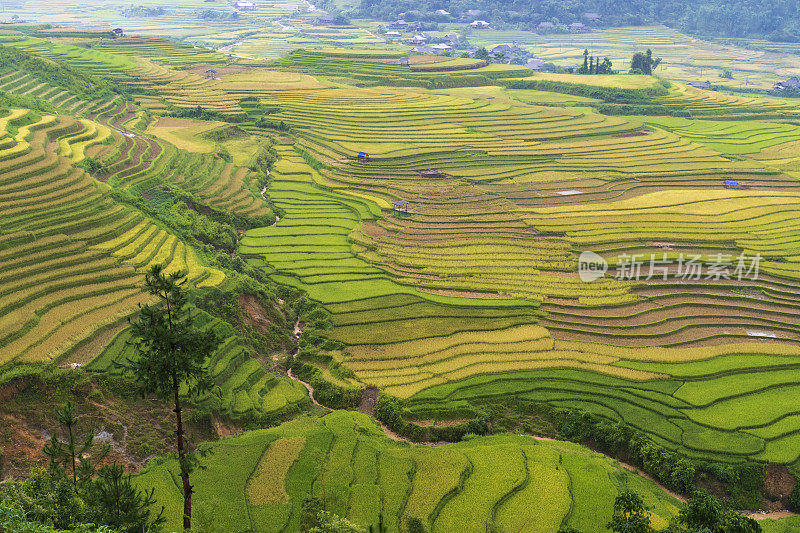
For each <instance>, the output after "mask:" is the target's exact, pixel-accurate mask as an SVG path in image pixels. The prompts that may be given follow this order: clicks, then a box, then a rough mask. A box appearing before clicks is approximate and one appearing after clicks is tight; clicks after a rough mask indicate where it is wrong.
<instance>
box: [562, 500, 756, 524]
mask: <svg viewBox="0 0 800 533" xmlns="http://www.w3.org/2000/svg"><path fill="white" fill-rule="evenodd" d="M608 528H609V529H611V531H614V533H653V532H655V531H660V532H662V533H759V532H760V531H761V526H760V525H759V523H758V522H756V521H755V520H753V519H752V518H749V517H746V516H743V515H740V514H739V513H737V512H736V511H734V510H732V509H731V508H729V507H727V506H726V505H725V504H723V503H722V502H721V501H719V500H718V499H717V498H715V497H714V496H712V495H710V494H708V493H707V492H704V491H697V492H695V493H694V494H692V497H691V498H690V499H689V501H688V502H687V503H686V506H685V507H684V508H683V509H681V511H680V513H679V514H678V516H677V517H676V518H675V520H673V521H672V523H670V524H669V526H667V527H666V528H665V529H661V530H656V529H653V527H652V525H651V524H650V516H649V514H648V513H647V508H646V507H645V505H644V502H643V501H642V499H641V498H640V497H639V495H638V494H636V493H635V492H632V491H629V490H627V491H624V492H622V493H621V494H620V495H619V496H617V498H616V500H615V501H614V513H613V515H612V518H611V522H609V524H608ZM562 533H566V532H565V531H563V530H562ZM576 533H577V532H576Z"/></svg>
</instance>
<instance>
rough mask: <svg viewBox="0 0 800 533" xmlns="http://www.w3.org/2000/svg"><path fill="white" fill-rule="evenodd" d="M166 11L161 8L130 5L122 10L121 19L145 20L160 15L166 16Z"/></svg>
mask: <svg viewBox="0 0 800 533" xmlns="http://www.w3.org/2000/svg"><path fill="white" fill-rule="evenodd" d="M166 12H167V10H166V9H164V8H163V7H160V6H159V7H147V6H141V5H140V6H135V5H130V6H128V7H126V8H124V9H123V10H122V16H123V17H138V18H147V17H159V16H161V15H164V14H166Z"/></svg>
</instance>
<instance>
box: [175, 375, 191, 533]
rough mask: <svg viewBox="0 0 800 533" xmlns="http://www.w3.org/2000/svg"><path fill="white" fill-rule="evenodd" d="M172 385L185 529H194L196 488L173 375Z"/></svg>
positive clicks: (176, 385)
mask: <svg viewBox="0 0 800 533" xmlns="http://www.w3.org/2000/svg"><path fill="white" fill-rule="evenodd" d="M172 383H173V386H174V390H175V409H174V411H175V421H176V425H177V429H176V431H175V435H177V437H178V464H179V465H180V468H181V479H182V480H183V529H184V531H188V530H190V529H192V492H194V490H193V489H194V487H192V485H191V484H190V483H189V469H188V465H187V464H186V451H185V450H184V448H183V420H182V419H181V401H180V398H179V397H178V391H179V387H178V377H177V375H176V374H174V373H173V375H172Z"/></svg>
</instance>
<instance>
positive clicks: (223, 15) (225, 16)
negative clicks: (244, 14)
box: [197, 9, 239, 21]
mask: <svg viewBox="0 0 800 533" xmlns="http://www.w3.org/2000/svg"><path fill="white" fill-rule="evenodd" d="M197 18H201V19H203V20H215V21H226V20H232V21H234V20H239V12H238V11H217V10H215V9H201V10H200V11H198V12H197Z"/></svg>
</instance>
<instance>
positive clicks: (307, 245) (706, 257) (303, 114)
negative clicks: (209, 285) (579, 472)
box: [240, 87, 800, 463]
mask: <svg viewBox="0 0 800 533" xmlns="http://www.w3.org/2000/svg"><path fill="white" fill-rule="evenodd" d="M499 91H500V92H501V93H502V89H501V90H499ZM451 93H452V94H451ZM477 95H479V96H477V97H474V98H468V97H466V95H465V92H460V91H447V90H442V91H424V90H415V91H409V90H403V89H388V88H371V89H348V90H346V91H343V90H340V89H338V88H334V87H331V88H329V89H317V90H303V91H267V92H265V94H264V95H263V96H262V98H263V101H264V102H265V103H266V102H269V104H270V105H273V106H276V107H278V108H279V109H280V111H279V112H277V113H275V114H273V115H272V118H273V119H279V120H283V121H285V122H286V123H288V124H291V126H292V128H293V132H294V133H295V134H296V137H297V141H296V142H295V144H294V146H289V145H283V146H280V147H279V156H280V160H279V163H278V164H277V165H276V166H275V169H274V171H273V174H272V178H273V181H272V183H271V186H270V189H269V190H268V194H270V196H271V197H272V198H273V199H274V200H275V202H276V206H277V207H279V208H280V209H281V211H283V214H284V218H283V219H282V220H281V221H280V222H279V223H278V224H277V225H275V226H273V227H269V228H261V229H258V230H252V231H250V232H248V233H247V234H246V235H245V237H244V238H243V240H242V243H241V245H242V246H241V249H240V251H241V252H242V253H243V254H245V255H248V256H251V258H252V259H251V260H252V261H253V264H257V265H261V266H263V267H264V268H266V269H267V270H268V271H269V272H272V277H273V279H276V280H278V281H280V282H283V283H288V284H291V285H293V286H297V287H300V288H303V289H304V290H306V291H308V293H309V295H310V296H312V297H313V298H315V299H317V300H319V301H321V302H323V303H324V304H325V305H326V307H327V309H328V310H329V311H331V312H332V314H333V322H334V325H335V327H334V329H333V330H331V332H330V333H328V336H329V337H331V338H333V339H335V340H338V341H341V342H344V343H345V344H346V345H348V348H347V349H346V350H345V351H344V352H343V354H340V355H336V357H337V358H338V360H339V361H341V362H342V363H343V364H344V365H345V366H347V367H348V368H350V369H351V370H353V371H354V372H355V374H356V376H357V377H358V378H359V379H360V380H361V381H362V382H364V383H365V384H368V385H375V386H378V387H380V388H381V389H383V390H385V391H387V392H389V393H391V394H394V395H397V396H399V397H402V398H407V399H408V402H409V405H410V406H412V409H413V410H414V411H415V412H418V413H419V416H420V417H421V418H425V417H427V416H428V415H429V414H430V413H431V412H434V413H439V414H438V415H437V416H443V417H446V416H447V415H446V413H447V412H448V411H449V412H453V411H454V410H457V409H459V408H460V407H464V406H466V405H467V404H468V403H470V402H472V403H474V402H482V401H487V400H490V399H491V398H494V397H507V396H508V395H509V394H514V395H517V396H519V397H524V398H529V399H532V400H536V401H548V402H550V403H553V404H556V405H562V406H572V407H582V408H584V409H588V410H591V411H594V412H598V413H601V414H604V415H606V416H609V417H612V418H616V419H622V420H625V421H626V422H628V423H630V424H632V425H634V426H636V427H638V428H641V429H642V430H644V431H646V432H648V433H650V434H651V435H652V436H653V438H654V439H656V440H657V441H659V442H661V443H663V444H665V445H666V446H668V447H672V448H680V449H682V450H684V451H685V452H687V453H689V454H690V455H694V456H698V457H709V456H713V457H716V458H721V459H723V460H729V461H738V460H742V459H743V458H745V457H756V458H759V459H764V460H770V461H775V462H781V463H792V462H794V461H795V460H797V458H798V452H797V450H796V447H795V445H794V444H793V443H794V441H795V440H796V435H797V431H798V429H799V428H798V427H797V425H795V423H794V421H795V420H796V418H795V417H794V413H795V408H794V407H793V405H792V402H790V401H777V400H778V399H779V398H783V399H787V400H788V398H790V397H791V396H792V390H793V389H792V386H793V382H792V380H791V379H790V380H789V381H788V382H786V385H785V386H784V385H783V383H784V382H783V381H778V382H776V381H775V380H776V379H778V378H777V376H780V375H784V374H783V373H786V375H787V376H788V375H789V374H790V373H791V371H792V369H793V368H795V365H796V362H795V358H796V357H797V355H800V354H798V341H799V340H800V336H798V333H800V329H798V326H800V322H798V320H797V316H796V309H795V308H796V306H797V302H796V294H797V293H796V290H795V289H794V283H795V281H794V280H796V279H797V276H798V273H797V266H798V259H797V258H798V253H797V250H796V249H795V248H796V247H795V246H794V244H793V243H794V241H795V240H796V239H795V238H794V237H793V235H794V233H793V232H794V229H793V225H792V222H791V221H792V220H794V218H796V213H795V205H796V204H797V198H796V196H797V182H796V180H795V179H794V178H792V177H791V176H790V175H789V174H788V173H787V172H786V171H785V170H784V169H783V168H780V167H778V166H776V165H775V162H776V161H778V160H779V159H778V155H777V154H776V155H770V156H769V158H768V157H767V155H766V154H768V153H771V152H770V151H773V152H774V151H776V150H779V149H780V147H782V146H786V145H787V143H791V142H794V141H795V140H796V139H797V130H796V126H793V125H788V124H783V125H782V124H775V123H767V122H744V121H741V122H731V121H728V122H710V121H698V120H688V119H666V118H663V119H662V118H653V119H648V118H644V119H642V118H639V119H637V118H625V117H608V116H603V115H597V114H594V113H592V112H591V111H588V110H587V109H585V108H570V107H563V108H559V107H554V106H553V105H552V100H550V101H549V102H547V104H546V105H545V106H537V105H535V94H534V95H533V96H532V97H531V99H530V103H527V104H523V103H520V101H519V98H514V99H508V98H502V97H501V96H500V94H498V91H494V90H492V91H488V90H487V91H479V92H478V93H477ZM343 102H346V104H343ZM342 107H345V108H346V109H348V113H347V114H343V113H341V111H340V110H341V109H342ZM387 124H388V126H387ZM359 151H365V152H368V153H369V154H370V160H369V161H368V162H362V161H357V160H356V159H355V154H356V153H357V152H359ZM781 161H783V160H781ZM785 165H786V166H791V163H785ZM425 168H437V169H441V170H442V171H443V173H444V176H443V177H434V178H425V177H421V176H420V175H419V174H418V170H420V169H425ZM724 179H737V180H739V181H741V182H743V183H746V184H747V185H749V186H750V188H749V189H746V190H726V189H724V188H723V187H722V181H723V180H724ZM399 199H404V200H406V201H408V202H409V203H408V204H407V208H408V211H407V212H398V211H396V210H393V209H391V208H392V204H393V202H395V201H397V200H399ZM581 250H594V251H595V252H598V253H600V254H601V255H603V256H604V257H606V258H607V259H608V260H609V262H610V264H611V269H612V273H616V272H617V270H615V269H616V268H618V267H619V261H618V259H617V256H619V255H621V254H643V255H642V257H645V258H648V257H650V255H649V254H651V253H652V254H657V256H658V257H662V255H663V257H664V258H666V259H672V260H677V259H678V258H679V257H680V255H681V254H684V256H686V257H688V256H694V255H697V256H699V260H701V261H704V262H705V263H706V264H710V263H712V262H713V261H714V258H715V257H717V256H718V255H720V254H722V255H723V256H725V257H736V256H738V255H739V254H740V253H742V252H744V253H746V254H747V255H755V254H757V253H758V254H761V256H762V261H761V263H760V268H761V270H760V275H759V277H758V279H757V280H749V279H745V280H743V281H741V282H739V281H737V280H732V281H731V280H724V279H721V280H707V279H699V280H687V279H682V278H681V277H679V276H677V275H676V274H677V273H676V272H675V270H674V269H673V270H671V271H669V272H668V274H667V277H666V279H650V280H645V279H640V280H638V281H636V280H625V279H614V278H613V277H611V276H606V277H605V278H604V279H602V280H600V281H596V282H593V283H590V284H587V283H584V282H582V281H580V279H579V278H578V277H577V274H576V270H577V254H578V253H579V252H580V251H581ZM754 335H755V336H754ZM732 360H736V361H747V365H746V366H745V367H743V368H733V367H729V366H725V364H726V363H724V362H726V361H732ZM717 364H719V365H723V366H722V369H720V370H718V369H716V366H715V365H717ZM684 368H686V369H688V370H686V371H683V372H682V371H681V370H682V369H684ZM691 369H695V370H693V371H690V370H691ZM718 378H719V379H723V378H725V379H727V380H728V381H731V382H737V383H748V384H749V385H748V388H746V390H738V389H736V390H734V388H732V387H728V386H723V387H721V388H720V393H719V395H718V396H715V397H710V398H703V399H700V398H696V397H695V396H693V395H691V394H689V395H685V394H684V391H686V390H690V389H691V387H692V386H695V385H696V386H697V387H699V388H701V389H702V387H703V386H704V385H705V384H710V383H712V382H713V381H714V380H716V379H718ZM723 383H726V382H725V381H723ZM776 383H781V385H778V384H776ZM709 386H711V385H709ZM762 401H768V402H770V403H771V405H773V409H771V410H769V411H764V412H762V413H760V415H759V416H758V417H756V418H753V419H749V418H747V417H743V416H741V412H742V410H744V409H747V406H748V405H759V402H762ZM730 421H735V422H734V423H731V422H730Z"/></svg>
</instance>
